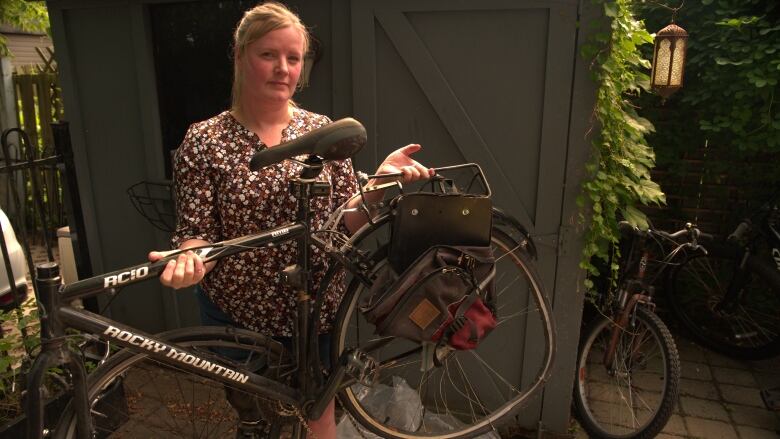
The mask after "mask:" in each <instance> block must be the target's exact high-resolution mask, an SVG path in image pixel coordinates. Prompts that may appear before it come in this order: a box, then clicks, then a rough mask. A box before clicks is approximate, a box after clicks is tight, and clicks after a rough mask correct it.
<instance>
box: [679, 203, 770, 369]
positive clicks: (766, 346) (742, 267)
mask: <svg viewBox="0 0 780 439" xmlns="http://www.w3.org/2000/svg"><path fill="white" fill-rule="evenodd" d="M705 246H706V247H707V251H708V253H707V254H706V255H695V256H694V257H692V258H690V259H688V260H687V261H685V263H683V264H682V265H680V266H679V267H675V269H674V270H672V271H671V273H670V276H669V279H668V284H667V287H666V291H667V292H668V302H669V304H670V307H671V308H672V310H673V311H674V314H675V316H676V317H677V318H678V320H679V321H680V323H682V325H683V326H684V327H685V329H687V332H688V334H689V335H690V336H691V337H692V338H693V339H694V340H695V341H696V342H698V343H700V344H702V345H703V346H706V347H708V348H710V349H712V350H713V351H715V352H719V353H721V354H724V355H727V356H730V357H733V358H738V359H745V360H759V359H765V358H770V357H773V356H775V355H777V354H778V353H780V204H779V203H778V201H777V198H776V197H775V200H774V201H773V202H770V203H766V204H765V205H763V206H762V207H761V208H760V209H759V210H758V211H757V212H756V213H755V214H754V215H753V216H752V217H751V218H748V219H745V220H744V221H742V222H741V223H740V224H739V225H738V226H737V227H736V229H735V230H734V232H733V233H731V235H729V236H728V237H727V238H723V237H720V238H718V239H713V240H712V241H711V242H706V243H705Z"/></svg>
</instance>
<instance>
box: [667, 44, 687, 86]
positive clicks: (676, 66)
mask: <svg viewBox="0 0 780 439" xmlns="http://www.w3.org/2000/svg"><path fill="white" fill-rule="evenodd" d="M672 56H673V57H674V59H672V78H671V80H670V81H669V85H674V86H679V85H682V79H683V61H684V60H685V39H684V38H680V39H678V40H677V41H676V42H675V44H674V53H673V54H672Z"/></svg>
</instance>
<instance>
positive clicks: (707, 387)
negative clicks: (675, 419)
mask: <svg viewBox="0 0 780 439" xmlns="http://www.w3.org/2000/svg"><path fill="white" fill-rule="evenodd" d="M680 396H695V397H697V398H703V399H720V393H718V388H717V387H715V384H713V383H712V382H711V381H699V380H694V379H690V378H680Z"/></svg>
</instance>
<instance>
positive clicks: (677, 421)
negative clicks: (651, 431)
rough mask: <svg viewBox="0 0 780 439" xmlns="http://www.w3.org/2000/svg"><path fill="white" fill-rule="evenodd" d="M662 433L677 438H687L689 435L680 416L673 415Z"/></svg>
mask: <svg viewBox="0 0 780 439" xmlns="http://www.w3.org/2000/svg"><path fill="white" fill-rule="evenodd" d="M661 432H662V433H665V434H673V435H676V436H685V435H687V434H688V430H686V429H685V422H684V421H683V418H682V416H680V415H672V416H671V417H670V418H669V421H668V422H667V423H666V425H665V426H664V428H663V430H661Z"/></svg>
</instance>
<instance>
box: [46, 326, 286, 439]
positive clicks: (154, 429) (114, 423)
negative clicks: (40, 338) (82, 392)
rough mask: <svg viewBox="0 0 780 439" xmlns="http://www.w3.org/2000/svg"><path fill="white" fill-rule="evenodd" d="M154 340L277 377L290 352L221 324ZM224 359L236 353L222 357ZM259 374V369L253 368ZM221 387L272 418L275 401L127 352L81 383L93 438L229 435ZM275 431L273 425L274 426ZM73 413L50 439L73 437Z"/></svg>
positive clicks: (232, 421) (231, 426)
mask: <svg viewBox="0 0 780 439" xmlns="http://www.w3.org/2000/svg"><path fill="white" fill-rule="evenodd" d="M158 337H159V338H160V339H161V340H165V341H167V342H170V343H176V344H177V345H180V346H184V347H189V348H192V349H193V350H195V351H196V352H197V351H201V352H206V351H208V352H209V354H210V355H214V353H215V352H216V353H217V354H218V355H220V357H221V358H222V359H223V363H224V364H226V365H229V366H233V367H234V368H237V369H239V370H240V369H241V368H243V369H246V370H257V368H261V369H262V370H263V375H264V376H267V377H271V378H278V379H281V376H283V375H285V372H286V371H287V370H289V364H286V363H285V362H284V361H283V360H282V359H286V358H289V356H288V355H286V354H285V352H284V351H283V348H281V347H280V345H279V344H276V343H274V342H273V341H271V340H270V339H269V338H267V337H264V336H262V335H260V334H256V333H254V332H250V331H244V330H239V329H233V328H224V327H216V326H214V327H211V326H203V327H194V328H184V329H179V330H174V331H170V332H167V333H163V334H159V335H158ZM226 355H227V356H229V357H230V358H243V359H241V360H229V359H227V358H226V357H225V356H226ZM258 373H259V372H258ZM227 392H231V397H232V399H233V400H234V403H235V401H239V404H241V405H242V406H243V407H244V411H245V413H246V412H247V411H255V412H256V411H258V410H259V411H260V412H262V414H263V415H264V417H266V418H270V419H267V420H270V421H271V422H272V423H277V424H278V422H276V421H278V419H276V418H274V412H273V411H272V410H270V409H269V408H271V407H275V406H274V405H273V404H272V403H271V402H269V401H258V400H256V399H254V397H253V396H252V395H248V394H246V393H243V392H241V391H239V390H237V389H226V387H225V385H223V384H222V383H219V382H216V381H213V380H211V379H207V378H203V377H201V376H198V375H194V374H192V373H189V372H186V371H183V370H181V369H177V368H175V367H171V366H170V365H167V364H161V363H159V362H157V361H155V360H153V359H151V358H150V357H148V356H146V355H144V354H136V353H133V352H129V351H127V350H123V351H120V352H118V353H116V354H115V355H113V356H111V357H110V358H109V360H108V361H107V362H106V363H105V364H103V365H101V366H99V367H98V368H97V369H95V371H93V372H92V373H91V374H90V376H89V380H88V383H87V393H88V396H89V402H90V407H91V408H92V419H93V424H95V425H94V427H95V430H96V433H97V437H99V438H107V437H111V438H152V437H154V438H157V437H160V438H162V437H166V438H167V437H176V438H228V437H229V438H232V437H235V436H236V430H237V428H238V424H239V417H238V415H237V413H236V410H235V409H234V408H233V406H232V405H231V404H230V403H229V402H228V399H227V396H226V395H227ZM274 428H275V429H277V430H278V427H277V426H274ZM76 433H77V432H76V415H75V412H74V411H73V409H72V408H68V409H67V410H66V411H65V414H64V415H63V418H62V420H61V421H60V424H59V426H58V428H57V430H56V432H55V435H54V437H56V438H75V437H78V436H77V434H76Z"/></svg>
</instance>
